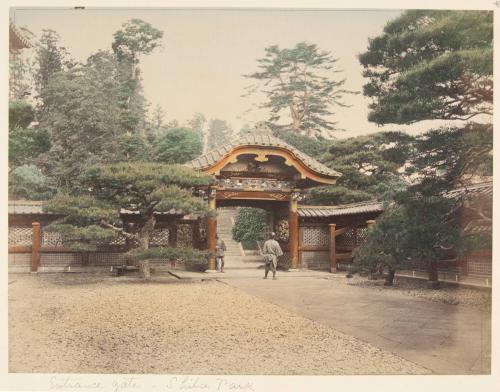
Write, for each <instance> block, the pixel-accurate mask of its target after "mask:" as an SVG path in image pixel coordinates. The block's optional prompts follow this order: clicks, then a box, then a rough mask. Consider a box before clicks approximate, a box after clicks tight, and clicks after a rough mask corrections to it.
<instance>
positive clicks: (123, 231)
mask: <svg viewBox="0 0 500 392" xmlns="http://www.w3.org/2000/svg"><path fill="white" fill-rule="evenodd" d="M100 224H101V226H103V227H107V228H108V229H112V230H114V231H116V232H117V233H120V234H121V235H123V236H124V237H126V238H128V239H137V238H138V236H137V235H135V234H132V233H128V232H126V231H125V230H124V229H123V228H120V227H116V226H115V225H112V224H111V223H109V222H106V221H105V220H104V219H101V221H100Z"/></svg>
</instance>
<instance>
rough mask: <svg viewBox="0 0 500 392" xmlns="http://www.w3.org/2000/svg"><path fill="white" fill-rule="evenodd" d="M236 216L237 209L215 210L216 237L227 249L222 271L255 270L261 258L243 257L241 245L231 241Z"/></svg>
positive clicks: (257, 256) (253, 255)
mask: <svg viewBox="0 0 500 392" xmlns="http://www.w3.org/2000/svg"><path fill="white" fill-rule="evenodd" d="M237 214H238V209H237V208H220V209H218V210H217V235H218V236H219V237H220V238H221V239H222V240H223V241H224V243H225V244H226V248H227V250H226V253H225V262H224V264H225V266H224V269H236V268H238V269H243V268H257V267H258V266H259V265H260V264H262V257H260V256H259V255H255V254H247V255H245V252H244V251H243V247H242V246H241V244H240V243H239V242H237V241H235V240H233V235H232V229H233V225H234V220H235V219H236V215H237ZM247 253H248V252H247Z"/></svg>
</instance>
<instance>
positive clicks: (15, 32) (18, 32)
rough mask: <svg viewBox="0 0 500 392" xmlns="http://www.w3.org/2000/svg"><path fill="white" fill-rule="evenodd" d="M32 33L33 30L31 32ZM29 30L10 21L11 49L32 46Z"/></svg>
mask: <svg viewBox="0 0 500 392" xmlns="http://www.w3.org/2000/svg"><path fill="white" fill-rule="evenodd" d="M30 33H31V32H30ZM28 34H29V33H28V31H27V30H26V29H22V28H19V27H17V26H16V25H14V23H13V22H12V21H10V22H9V46H10V49H11V50H15V49H23V48H30V47H31V46H32V44H31V42H30V39H29V37H28Z"/></svg>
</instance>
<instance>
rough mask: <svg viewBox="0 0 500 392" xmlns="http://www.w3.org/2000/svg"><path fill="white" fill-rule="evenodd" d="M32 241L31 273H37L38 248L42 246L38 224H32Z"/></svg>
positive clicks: (38, 262) (38, 261)
mask: <svg viewBox="0 0 500 392" xmlns="http://www.w3.org/2000/svg"><path fill="white" fill-rule="evenodd" d="M31 227H32V239H31V272H33V273H36V272H38V265H39V264H40V248H41V246H42V231H41V230H40V223H38V222H33V223H32V226H31Z"/></svg>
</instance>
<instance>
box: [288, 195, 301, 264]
mask: <svg viewBox="0 0 500 392" xmlns="http://www.w3.org/2000/svg"><path fill="white" fill-rule="evenodd" d="M297 196H298V195H297V194H294V193H292V195H291V197H290V211H289V213H288V227H289V243H290V258H291V266H290V271H297V266H298V263H299V215H298V211H297Z"/></svg>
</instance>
